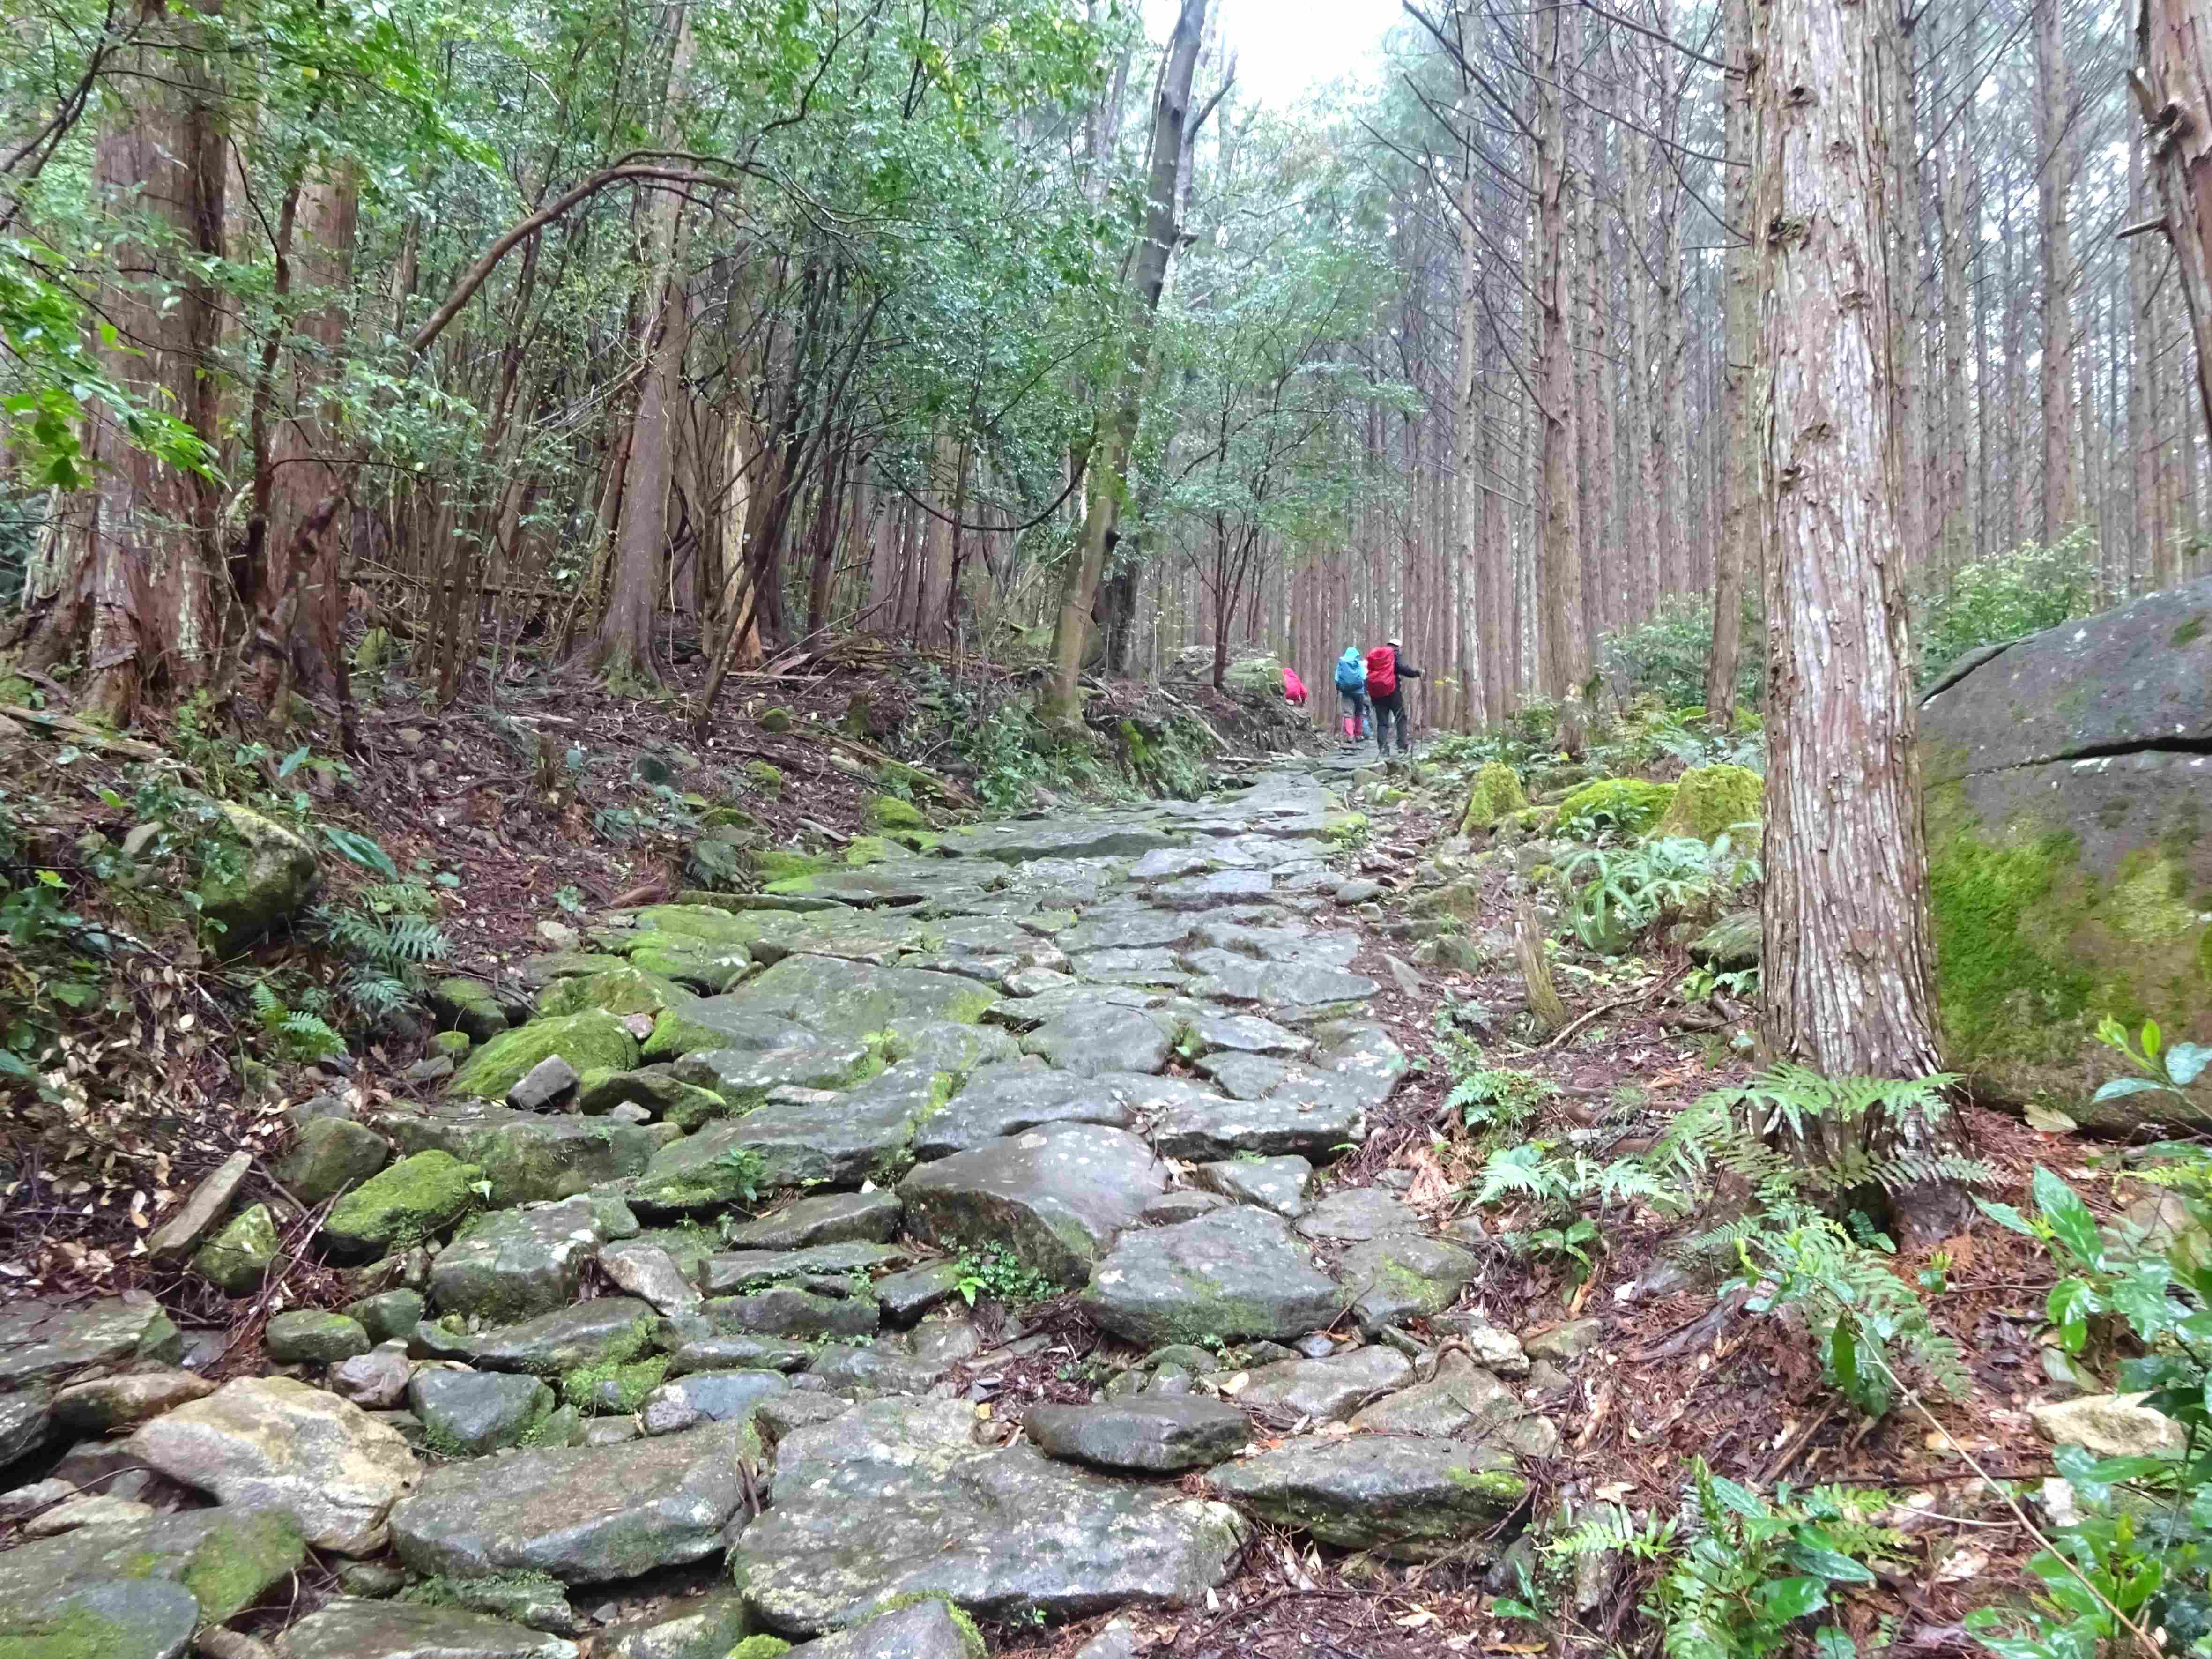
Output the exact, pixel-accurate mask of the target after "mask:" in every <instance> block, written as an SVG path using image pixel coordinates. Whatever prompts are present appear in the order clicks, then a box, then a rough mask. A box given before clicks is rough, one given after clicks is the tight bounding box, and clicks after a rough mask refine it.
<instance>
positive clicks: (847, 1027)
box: [726, 956, 999, 1040]
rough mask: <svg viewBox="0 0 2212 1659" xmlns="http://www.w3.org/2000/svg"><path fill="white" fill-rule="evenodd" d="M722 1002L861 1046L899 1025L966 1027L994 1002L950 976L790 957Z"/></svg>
mask: <svg viewBox="0 0 2212 1659" xmlns="http://www.w3.org/2000/svg"><path fill="white" fill-rule="evenodd" d="M726 1000H737V1001H739V1002H741V1003H742V1004H743V1005H744V1006H746V1007H749V1008H752V1009H755V1010H757V1011H758V1012H762V1013H767V1014H775V1015H778V1016H780V1017H781V1018H785V1019H791V1020H797V1021H798V1022H799V1024H803V1025H808V1026H811V1027H812V1028H813V1029H814V1030H817V1031H819V1032H822V1033H823V1035H825V1036H840V1037H844V1038H848V1039H850V1040H865V1039H866V1037H867V1036H869V1035H870V1034H871V1033H873V1032H876V1031H881V1030H886V1029H888V1028H889V1027H890V1025H891V1024H892V1023H893V1022H894V1021H896V1020H902V1019H947V1020H951V1021H954V1022H955V1023H957V1024H963V1025H964V1024H973V1023H974V1022H975V1020H976V1019H978V1018H981V1015H982V1012H983V1011H984V1010H985V1009H986V1008H987V1007H989V1006H991V1005H992V1004H993V1003H994V1002H996V1001H997V1000H999V998H998V995H997V994H996V993H995V992H994V991H991V990H989V989H988V988H987V987H983V986H981V985H978V984H977V983H976V982H975V981H974V980H971V979H963V978H962V977H961V976H960V975H957V974H933V973H929V972H927V971H926V970H924V969H919V968H885V967H880V966H878V965H876V964H875V963H865V962H840V961H836V960H833V959H832V958H830V957H801V956H794V957H785V958H784V959H783V960H782V961H781V962H779V963H776V964H775V966H774V967H772V968H770V969H769V970H768V971H767V972H766V973H764V974H762V975H760V976H759V977H758V978H757V979H754V980H751V981H748V982H747V983H746V984H745V985H744V987H743V988H741V989H739V990H737V991H733V992H732V993H730V994H729V999H726Z"/></svg>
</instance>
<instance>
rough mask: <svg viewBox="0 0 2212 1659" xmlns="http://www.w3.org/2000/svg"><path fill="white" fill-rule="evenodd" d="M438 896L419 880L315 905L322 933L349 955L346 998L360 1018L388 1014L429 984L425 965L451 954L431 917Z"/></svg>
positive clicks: (449, 943) (449, 945) (385, 885)
mask: <svg viewBox="0 0 2212 1659" xmlns="http://www.w3.org/2000/svg"><path fill="white" fill-rule="evenodd" d="M437 907H438V899H437V895H436V894H435V893H434V892H433V891H432V890H430V889H429V888H428V887H427V886H425V885H423V884H422V883H420V882H413V881H402V882H386V883H382V884H379V885H376V886H373V887H366V888H363V889H362V891H361V894H360V896H359V898H358V901H357V902H356V903H354V904H350V905H328V904H325V905H318V906H317V907H316V908H315V910H314V912H313V915H314V919H315V921H317V922H318V923H319V924H320V926H321V927H322V930H323V937H324V939H325V941H326V942H327V943H328V944H329V945H330V946H331V948H332V949H333V950H335V951H337V953H338V954H340V955H341V956H343V957H346V958H347V960H348V963H349V966H348V968H347V969H346V975H345V979H344V981H343V983H344V987H345V994H346V1000H348V1001H349V1002H350V1003H352V1005H353V1006H354V1007H355V1008H356V1010H357V1011H358V1012H360V1013H361V1015H362V1018H366V1019H368V1020H369V1021H371V1022H374V1021H377V1020H382V1019H388V1018H391V1017H392V1015H393V1014H396V1013H398V1012H399V1011H400V1010H401V1009H403V1008H404V1007H406V1006H408V1004H410V1002H412V1001H414V1000H416V998H418V997H420V996H421V995H422V993H423V992H424V991H425V990H426V989H428V985H429V975H428V972H427V971H426V969H428V967H429V965H430V964H431V963H437V962H442V961H443V960H445V958H446V957H447V956H449V955H451V954H452V951H453V942H452V941H451V940H450V939H447V937H446V933H445V930H444V929H443V928H441V927H439V926H438V924H437V923H436V922H435V921H432V920H431V916H432V915H433V914H434V913H435V911H436V909H437Z"/></svg>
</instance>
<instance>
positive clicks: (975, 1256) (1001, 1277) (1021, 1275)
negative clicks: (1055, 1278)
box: [953, 1244, 1060, 1308]
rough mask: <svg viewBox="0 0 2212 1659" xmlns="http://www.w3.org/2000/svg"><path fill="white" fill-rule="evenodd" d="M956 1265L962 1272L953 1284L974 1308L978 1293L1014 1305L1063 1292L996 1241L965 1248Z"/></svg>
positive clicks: (962, 1297) (1040, 1299) (959, 1271)
mask: <svg viewBox="0 0 2212 1659" xmlns="http://www.w3.org/2000/svg"><path fill="white" fill-rule="evenodd" d="M953 1266H954V1267H955V1269H956V1271H957V1273H958V1274H959V1277H958V1278H957V1279H955V1280H954V1281H953V1285H954V1288H955V1289H957V1291H959V1292H960V1296H961V1299H962V1300H963V1301H964V1302H966V1303H967V1304H968V1305H969V1307H971V1308H972V1307H974V1306H975V1298H976V1297H979V1296H987V1297H991V1298H992V1299H993V1300H994V1301H997V1302H1004V1303H1006V1304H1008V1305H1009V1306H1012V1307H1025V1306H1027V1305H1028V1304H1030V1303H1032V1302H1042V1301H1043V1300H1044V1299H1045V1298H1046V1297H1052V1296H1057V1295H1058V1294H1059V1293H1060V1287H1059V1286H1058V1285H1054V1283H1053V1282H1052V1281H1051V1280H1050V1279H1047V1278H1045V1277H1044V1276H1043V1275H1042V1274H1041V1273H1033V1272H1031V1271H1030V1269H1029V1268H1027V1267H1024V1266H1023V1265H1022V1264H1021V1263H1020V1262H1019V1261H1016V1260H1015V1259H1014V1257H1013V1256H1012V1255H1010V1254H1009V1253H1008V1252H1007V1251H1006V1250H1005V1249H1002V1248H1001V1247H1000V1246H999V1245H996V1244H985V1245H981V1246H979V1247H977V1248H976V1249H970V1250H963V1251H962V1252H961V1254H960V1257H959V1259H958V1260H957V1261H956V1262H955V1263H954V1264H953Z"/></svg>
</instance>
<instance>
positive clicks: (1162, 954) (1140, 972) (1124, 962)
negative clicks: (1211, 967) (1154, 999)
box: [1067, 949, 1190, 987]
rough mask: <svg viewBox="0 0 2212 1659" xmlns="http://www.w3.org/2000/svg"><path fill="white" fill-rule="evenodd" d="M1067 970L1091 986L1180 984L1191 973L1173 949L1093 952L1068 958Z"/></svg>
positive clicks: (1166, 985) (1185, 982) (1171, 985)
mask: <svg viewBox="0 0 2212 1659" xmlns="http://www.w3.org/2000/svg"><path fill="white" fill-rule="evenodd" d="M1067 971H1068V972H1069V973H1070V974H1072V975H1073V976H1074V977H1075V978H1076V979H1078V980H1079V981H1083V982H1084V983H1085V984H1090V985H1158V986H1163V987H1181V986H1183V985H1186V984H1188V983H1189V981H1190V975H1189V974H1188V973H1187V972H1185V971H1184V969H1183V966H1182V963H1181V962H1180V961H1179V960H1178V959H1177V958H1176V953H1175V952H1174V951H1164V950H1158V949H1140V950H1133V951H1088V952H1086V953H1085V954H1084V955H1082V956H1077V957H1069V958H1068V959H1067Z"/></svg>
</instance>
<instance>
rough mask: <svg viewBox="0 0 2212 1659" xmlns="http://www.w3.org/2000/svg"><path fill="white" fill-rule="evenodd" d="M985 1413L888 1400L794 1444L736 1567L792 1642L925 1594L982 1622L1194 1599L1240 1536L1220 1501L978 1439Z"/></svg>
mask: <svg viewBox="0 0 2212 1659" xmlns="http://www.w3.org/2000/svg"><path fill="white" fill-rule="evenodd" d="M974 1425H975V1407H972V1406H970V1405H969V1404H968V1403H967V1402H966V1401H957V1400H929V1401H915V1400H896V1399H893V1400H878V1401H871V1402H868V1403H866V1404H864V1405H860V1406H856V1407H854V1408H853V1409H852V1410H851V1411H849V1412H846V1413H843V1414H842V1415H841V1416H838V1417H836V1418H835V1419H831V1420H830V1421H829V1422H827V1423H823V1424H820V1425H816V1426H812V1427H808V1428H801V1429H798V1430H795V1431H793V1432H791V1433H789V1434H787V1435H785V1436H784V1437H783V1439H782V1440H781V1443H779V1444H778V1446H777V1449H776V1468H775V1486H774V1488H773V1491H772V1494H771V1496H772V1499H773V1501H772V1502H771V1503H770V1504H769V1508H768V1510H767V1511H766V1512H765V1513H764V1514H763V1515H762V1516H761V1518H760V1519H759V1520H757V1521H756V1522H753V1523H752V1524H751V1525H750V1527H748V1528H745V1529H744V1532H743V1533H741V1534H739V1535H738V1539H737V1541H736V1543H735V1544H734V1545H733V1546H732V1548H731V1551H730V1564H731V1569H732V1573H733V1574H734V1576H735V1577H736V1579H737V1582H738V1586H739V1588H740V1589H742V1590H743V1591H744V1596H745V1600H746V1601H747V1602H748V1603H749V1604H750V1606H751V1607H752V1609H753V1611H754V1613H756V1614H757V1616H758V1617H759V1618H760V1619H761V1620H763V1622H764V1623H766V1624H767V1625H768V1626H769V1627H770V1628H772V1629H775V1630H777V1631H781V1632H784V1633H786V1634H787V1635H793V1636H801V1635H813V1634H816V1633H818V1632H823V1631H827V1630H832V1629H836V1628H837V1627H839V1626H844V1625H848V1624H851V1623H853V1622H854V1621H855V1620H859V1619H860V1618H863V1617H865V1616H866V1615H867V1614H869V1613H872V1612H874V1611H877V1610H878V1609H881V1608H882V1607H884V1604H885V1603H886V1602H889V1601H894V1600H896V1599H897V1598H899V1597H901V1596H903V1595H912V1594H915V1593H917V1592H920V1593H925V1594H934V1595H942V1596H944V1597H945V1598H946V1599H947V1600H949V1601H952V1602H954V1603H955V1604H956V1605H957V1606H959V1607H963V1608H965V1609H966V1610H968V1611H969V1612H970V1613H975V1614H976V1615H977V1616H979V1617H981V1618H987V1619H1012V1618H1037V1617H1042V1618H1044V1619H1048V1620H1066V1619H1079V1618H1083V1617H1085V1616H1086V1615H1088V1614H1091V1613H1103V1612H1104V1611H1106V1610H1107V1609H1109V1608H1111V1607H1127V1606H1130V1605H1137V1606H1144V1607H1187V1606H1189V1605H1190V1604H1192V1603H1193V1602H1194V1601H1199V1600H1200V1599H1202V1598H1203V1597H1204V1596H1205V1595H1206V1591H1207V1590H1208V1589H1211V1588H1212V1587H1213V1586H1214V1585H1215V1584H1218V1583H1220V1582H1221V1580H1222V1578H1223V1577H1224V1576H1225V1574H1226V1572H1227V1571H1228V1568H1229V1564H1230V1562H1231V1559H1233V1558H1234V1557H1235V1555H1236V1553H1237V1547H1238V1545H1239V1543H1240V1542H1241V1541H1242V1538H1243V1528H1242V1526H1241V1523H1240V1522H1239V1521H1238V1519H1237V1516H1236V1514H1235V1513H1234V1512H1233V1511H1232V1510H1229V1509H1227V1508H1226V1507H1225V1506H1224V1505H1222V1504H1214V1503H1208V1502H1206V1501H1205V1500H1203V1499H1200V1498H1187V1497H1185V1496H1184V1495H1183V1494H1182V1493H1181V1492H1178V1491H1176V1489H1175V1488H1174V1487H1172V1486H1150V1485H1146V1484H1143V1483H1139V1482H1133V1481H1127V1480H1115V1479H1111V1478H1109V1477H1107V1476H1104V1475H1099V1474H1092V1473H1091V1472H1090V1471H1088V1470H1085V1469H1079V1468H1070V1467H1068V1466H1067V1465H1066V1464H1063V1463H1058V1462H1054V1461H1053V1460H1052V1459H1050V1458H1048V1457H1046V1456H1045V1455H1042V1453H1040V1452H1038V1451H1036V1449H1034V1448H1031V1447H1028V1446H1017V1447H1013V1448H1011V1449H994V1448H990V1447H984V1446H979V1445H977V1444H976V1443H975V1438H974V1436H973V1434H972V1430H973V1428H974Z"/></svg>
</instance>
